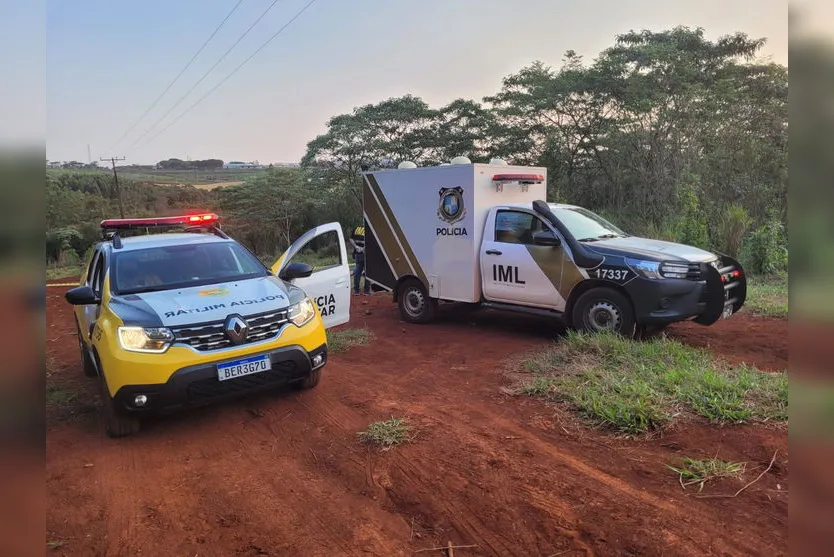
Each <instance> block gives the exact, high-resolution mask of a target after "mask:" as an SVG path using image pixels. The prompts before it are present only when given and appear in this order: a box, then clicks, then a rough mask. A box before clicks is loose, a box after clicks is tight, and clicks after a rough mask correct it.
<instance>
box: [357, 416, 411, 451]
mask: <svg viewBox="0 0 834 557" xmlns="http://www.w3.org/2000/svg"><path fill="white" fill-rule="evenodd" d="M409 429H410V428H409V425H408V422H407V421H406V419H405V418H394V417H392V418H391V419H390V420H385V421H384V422H374V423H372V424H371V425H369V426H368V429H366V430H365V431H360V432H359V433H358V434H357V435H359V438H360V439H361V440H362V441H363V442H365V443H371V444H374V445H380V446H381V447H382V448H383V449H384V450H388V449H390V448H391V447H393V446H394V445H399V444H400V443H403V442H405V441H407V440H408V432H409Z"/></svg>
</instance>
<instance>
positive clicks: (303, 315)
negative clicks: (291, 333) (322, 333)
mask: <svg viewBox="0 0 834 557" xmlns="http://www.w3.org/2000/svg"><path fill="white" fill-rule="evenodd" d="M315 316H316V306H315V305H313V301H312V300H311V299H310V298H304V299H303V300H301V301H300V302H298V303H297V304H293V305H291V306H290V310H289V314H288V317H289V319H290V321H292V323H293V325H295V326H296V327H303V326H304V325H306V324H307V323H309V322H310V320H311V319H312V318H313V317H315Z"/></svg>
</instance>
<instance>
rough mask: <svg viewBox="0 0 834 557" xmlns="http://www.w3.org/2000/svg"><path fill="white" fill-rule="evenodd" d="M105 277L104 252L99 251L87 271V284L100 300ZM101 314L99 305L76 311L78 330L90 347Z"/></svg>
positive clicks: (87, 306) (80, 307) (78, 308)
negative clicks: (94, 328)
mask: <svg viewBox="0 0 834 557" xmlns="http://www.w3.org/2000/svg"><path fill="white" fill-rule="evenodd" d="M104 275H105V261H104V251H103V250H100V249H97V250H96V252H95V253H94V255H93V259H92V261H91V262H90V267H89V269H88V271H87V277H86V280H85V284H86V285H87V286H89V287H90V288H92V289H93V292H95V294H96V296H98V297H99V299H100V298H101V295H102V289H103V286H104ZM100 313H101V306H100V305H99V304H89V305H86V306H78V307H77V308H76V309H75V315H76V318H77V319H78V328H79V329H80V333H81V338H82V340H83V341H84V342H85V343H87V345H88V346H92V338H91V336H90V335H91V333H92V332H93V326H95V324H96V320H98V316H99V314H100Z"/></svg>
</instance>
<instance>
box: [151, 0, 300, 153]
mask: <svg viewBox="0 0 834 557" xmlns="http://www.w3.org/2000/svg"><path fill="white" fill-rule="evenodd" d="M315 1H316V0H310V1H309V2H307V4H306V5H305V6H304V7H303V8H301V9H300V10H299V11H298V13H296V14H295V15H294V16H293V17H292V18H291V19H290V20H289V21H288V22H286V23H285V24H284V25H283V26H282V27H281V28H280V29H278V31H277V32H276V33H275V34H274V35H272V36H271V37H270V38H269V39H267V41H266V42H265V43H263V44H262V45H261V46H259V47H258V48H257V50H255V52H253V53H252V54H250V55H249V57H248V58H247V59H246V60H244V61H243V62H241V63H240V65H238V66H237V67H236V68H235V69H234V70H232V71H231V73H229V75H227V76H226V77H224V78H223V79H222V80H221V81H220V82H219V83H218V84H217V85H215V86H214V87H212V88H211V89H209V91H208V92H207V93H206V94H205V95H203V96H202V97H200V98H199V99H198V100H197V102H195V103H194V104H192V105H191V106H190V107H188V108H187V109H186V110H185V112H182V113H181V114H180V115H179V116H177V117H176V118H174V119H173V120H172V121H171V122H170V123H169V124H168V125H167V126H165V127H164V128H162V130H160V131H159V132H157V134H156V135H154V136H153V137H151V138H150V139H149V140H147V141H146V142H145V143H143V145H147V144H148V143H150V142H151V141H153V140H154V139H156V138H157V137H159V136H160V135H162V134H163V133H164V132H165V131H166V130H167V129H168V128H170V127H171V126H173V125H174V124H176V123H177V122H178V121H179V120H180V118H182V117H183V116H185V115H186V114H188V113H189V112H191V110H193V109H194V108H195V107H196V106H197V105H198V104H200V103H201V102H203V101H204V100H205V99H206V97H208V96H209V95H211V94H212V93H214V91H216V90H217V89H218V88H219V87H220V86H221V85H223V84H224V83H225V82H226V81H227V80H228V79H229V78H230V77H232V76H233V75H234V74H236V73H237V72H238V70H240V69H241V68H242V67H243V66H244V65H245V64H246V63H247V62H249V60H251V59H252V58H254V57H255V55H256V54H258V53H259V52H260V51H261V50H263V49H264V48H265V47H266V46H267V45H268V44H269V43H271V42H272V40H273V39H274V38H275V37H277V36H278V35H280V34H281V32H282V31H283V30H284V29H286V28H287V27H288V26H289V25H290V24H291V23H292V22H293V21H295V20H296V19H298V17H299V16H301V14H303V13H304V12H305V11H307V8H309V7H310V6H312V5H313V3H314V2H315Z"/></svg>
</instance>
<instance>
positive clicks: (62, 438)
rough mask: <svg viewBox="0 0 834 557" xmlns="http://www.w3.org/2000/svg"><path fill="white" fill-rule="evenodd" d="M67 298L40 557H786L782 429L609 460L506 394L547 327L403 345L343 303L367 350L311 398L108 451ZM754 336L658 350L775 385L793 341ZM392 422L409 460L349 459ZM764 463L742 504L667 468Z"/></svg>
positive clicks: (756, 323) (529, 402)
mask: <svg viewBox="0 0 834 557" xmlns="http://www.w3.org/2000/svg"><path fill="white" fill-rule="evenodd" d="M64 290H65V289H64V288H57V287H56V288H49V289H48V293H47V295H48V296H49V298H48V327H47V343H46V344H47V349H48V358H52V359H51V360H49V362H50V373H51V377H50V380H51V381H53V383H54V384H56V385H59V386H60V387H61V388H65V389H69V390H72V391H73V392H75V393H78V398H77V399H76V401H75V407H76V411H75V413H74V415H73V416H72V417H67V416H68V415H67V414H61V413H60V412H54V413H53V414H52V415H51V416H50V417H49V420H50V428H49V431H48V436H47V497H48V500H47V509H48V510H47V530H48V539H47V542H55V543H54V544H53V545H59V544H60V547H57V548H56V549H54V550H53V551H52V553H53V554H56V555H147V556H156V555H178V556H188V557H193V556H195V555H197V556H199V557H203V556H210V555H222V556H230V555H241V556H250V555H251V556H254V555H300V556H305V557H309V556H314V555H322V556H340V555H362V556H368V555H378V556H386V557H387V556H400V555H403V556H404V555H413V554H414V552H415V551H417V550H420V549H425V548H431V547H439V546H445V545H446V544H447V543H448V542H449V541H451V542H453V543H454V544H456V545H477V547H475V548H465V549H464V548H461V549H458V550H455V553H454V554H455V556H457V557H468V556H476V555H477V556H485V555H501V556H505V555H520V556H550V555H564V556H569V557H570V556H580V555H582V556H589V555H693V556H694V555H698V556H702V555H768V556H773V555H784V554H787V519H788V496H787V490H788V470H787V435H786V432H785V430H784V429H779V428H773V429H769V428H764V427H752V426H742V427H726V428H715V427H707V426H705V425H701V424H691V425H689V426H687V427H686V428H685V429H684V428H681V429H678V430H672V431H669V432H666V433H664V435H663V436H662V437H659V438H655V439H651V440H640V441H633V440H623V439H616V438H613V437H612V436H610V435H606V434H603V433H599V432H596V431H593V430H590V429H588V428H587V427H585V426H583V425H581V424H580V423H579V422H577V421H576V420H575V419H574V418H573V417H572V416H570V415H567V414H565V413H564V412H562V411H561V410H558V409H554V408H552V407H550V406H548V405H546V404H544V403H542V402H540V401H538V400H534V399H530V398H524V397H513V396H510V395H508V394H505V392H504V391H502V387H506V386H507V385H508V379H507V377H506V375H505V373H504V370H505V368H506V366H507V364H506V361H507V359H508V358H509V357H512V356H514V355H517V354H519V353H521V352H523V351H525V350H528V349H532V348H535V347H538V346H542V345H545V344H546V343H548V342H551V341H552V338H553V337H554V336H555V335H556V333H557V332H558V330H557V329H556V328H555V326H554V325H552V324H548V323H546V322H543V321H539V320H536V319H528V318H520V317H513V316H509V317H508V316H506V315H497V314H495V315H492V314H482V315H481V314H479V315H477V316H472V317H468V316H463V315H457V316H452V315H449V314H448V313H445V314H443V315H442V316H441V319H440V322H438V323H436V324H433V325H431V326H412V325H406V324H403V323H400V322H399V321H398V319H397V317H396V308H395V306H394V305H393V304H391V303H390V298H389V297H388V296H384V295H378V296H376V297H374V298H371V299H370V300H368V299H362V300H361V301H358V302H357V300H359V299H357V298H354V299H353V302H354V304H355V306H354V311H353V317H352V320H351V323H350V326H351V327H361V326H366V327H368V328H369V329H370V330H371V331H373V333H374V335H375V337H376V338H375V339H374V341H373V342H372V343H371V344H370V345H368V346H363V347H357V348H354V349H352V350H350V351H349V352H347V353H345V354H339V355H336V356H334V357H333V358H332V360H331V362H330V364H329V366H328V368H327V369H326V372H325V376H324V378H323V379H322V382H321V384H320V385H319V386H318V387H317V388H316V389H314V390H313V391H310V392H305V393H301V394H299V393H295V392H277V393H271V394H265V395H260V396H257V397H254V398H250V399H247V400H245V401H240V402H233V403H228V404H223V405H222V406H217V407H213V408H209V409H204V410H200V411H197V412H191V413H189V414H186V415H179V416H174V417H170V418H166V419H160V420H158V421H154V422H151V423H148V424H146V426H145V428H144V429H143V431H142V432H141V433H140V434H139V435H137V436H135V437H132V438H126V439H123V440H110V439H108V438H106V437H105V436H104V434H103V432H102V430H101V428H100V426H99V424H98V422H97V421H96V417H97V415H96V413H95V410H94V407H93V404H94V403H95V395H94V392H95V389H94V385H93V383H92V382H91V380H88V379H86V378H84V377H83V374H82V372H81V370H80V367H79V361H78V354H77V349H76V344H75V342H76V340H75V337H74V334H73V330H74V329H73V324H72V321H71V310H70V308H69V306H68V305H66V304H65V303H64V302H63V298H62V295H63V292H64ZM363 302H364V304H363ZM366 312H370V314H366ZM763 323H765V321H762V320H760V319H758V318H754V317H749V316H744V315H737V316H735V317H734V319H733V320H732V321H731V322H728V323H722V324H719V325H717V326H714V327H712V328H710V329H701V328H698V329H693V328H690V327H689V326H687V325H681V326H676V327H674V328H673V329H672V334H674V335H675V336H677V337H678V338H680V339H682V340H684V341H689V340H691V341H692V342H693V343H695V344H701V345H706V344H708V343H709V344H710V345H711V346H713V347H715V346H719V347H721V346H724V347H725V348H728V356H729V357H731V358H734V359H738V360H745V361H748V362H749V363H758V364H760V365H762V366H763V367H766V368H769V369H778V370H781V369H785V368H786V367H787V361H786V358H787V323H786V322H784V321H778V320H777V321H773V322H767V323H766V325H765V326H763V325H762V324H763ZM756 327H762V329H761V330H760V331H759V333H760V336H758V337H757V339H758V341H759V342H760V344H758V345H757V346H755V347H750V348H749V350H747V352H743V351H742V350H743V349H742V348H740V347H739V345H738V343H735V342H733V343H728V342H725V341H721V340H720V339H721V334H722V332H732V333H733V334H734V335H736V338H738V335H739V333H740V332H742V331H744V330H745V328H756ZM765 330H768V331H771V333H770V334H766V333H765ZM741 334H743V333H741ZM730 348H732V349H731V350H729V349H730ZM79 408H80V410H78V409H79ZM391 416H404V417H406V418H408V420H409V421H410V422H411V423H412V424H413V426H414V429H415V438H414V439H413V440H412V442H410V443H408V444H405V445H401V446H398V447H396V448H394V449H392V450H390V451H387V452H383V451H380V450H378V449H375V448H370V447H367V446H365V445H362V444H360V443H359V442H358V439H357V435H356V433H357V432H358V431H360V430H363V429H364V428H365V427H366V426H367V425H368V424H369V423H370V422H373V421H376V420H381V419H387V418H389V417H391ZM776 450H778V454H777V457H776V460H775V462H774V465H773V467H772V469H771V470H770V471H769V472H768V473H767V474H765V475H764V476H763V477H762V478H761V480H759V481H758V482H756V483H755V484H754V485H752V486H751V487H750V488H748V489H747V490H746V491H744V492H743V493H742V494H741V495H739V496H738V497H724V498H699V497H697V496H696V492H695V491H694V490H693V489H689V490H688V491H686V492H684V491H683V490H682V489H681V486H680V485H679V483H678V478H677V476H676V475H675V474H674V473H672V472H671V471H670V470H669V469H668V468H666V467H665V464H667V463H673V462H674V461H675V459H677V458H679V457H681V456H690V457H693V458H705V457H706V458H709V457H713V456H715V455H716V454H717V455H718V457H719V458H723V459H726V460H740V461H746V462H747V463H748V471H749V472H748V475H747V477H746V478H745V480H752V479H754V478H755V477H756V476H757V475H758V474H759V472H760V471H762V470H764V469H765V468H766V467H767V464H768V463H769V462H770V460H771V457H772V456H773V454H774V451H776ZM745 483H746V482H745ZM738 487H740V484H738V483H737V482H735V481H733V482H728V483H726V484H718V485H715V486H713V487H709V488H707V489H705V491H704V493H707V492H709V493H711V494H727V493H729V494H732V493H734V492H735V491H736V490H737V489H738ZM417 555H420V556H427V557H430V556H433V555H437V556H439V555H443V553H442V552H440V551H432V552H428V551H427V552H422V553H418V554H417Z"/></svg>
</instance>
